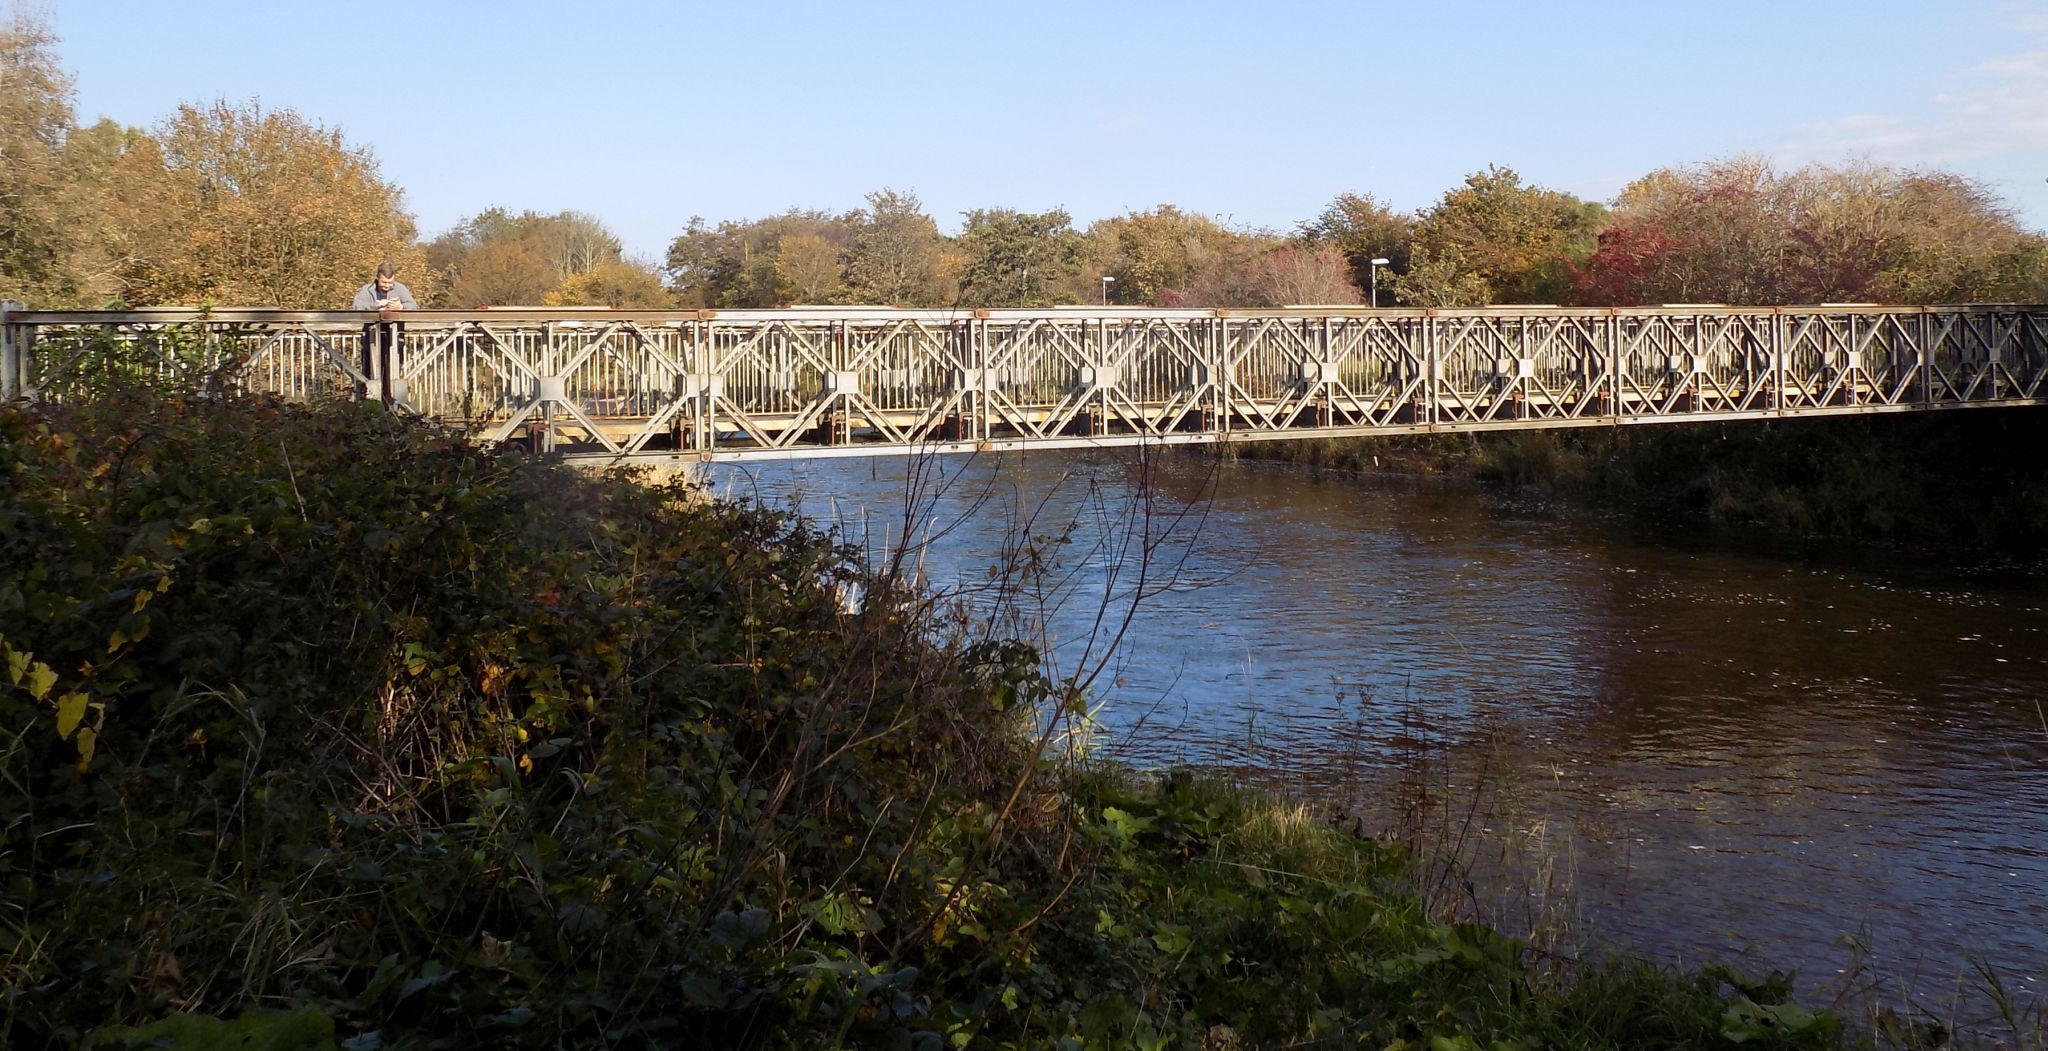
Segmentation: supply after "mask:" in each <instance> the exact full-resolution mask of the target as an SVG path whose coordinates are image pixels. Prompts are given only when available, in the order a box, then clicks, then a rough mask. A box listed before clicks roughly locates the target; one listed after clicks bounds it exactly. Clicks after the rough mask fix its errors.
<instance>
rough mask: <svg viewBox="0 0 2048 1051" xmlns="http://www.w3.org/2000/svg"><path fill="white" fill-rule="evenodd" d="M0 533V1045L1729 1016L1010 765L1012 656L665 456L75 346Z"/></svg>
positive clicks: (1221, 799)
mask: <svg viewBox="0 0 2048 1051" xmlns="http://www.w3.org/2000/svg"><path fill="white" fill-rule="evenodd" d="M0 567H4V569H0V646H4V656H5V659H6V662H7V678H6V681H5V682H0V802H4V807H0V815H4V818H0V820H4V822H5V824H4V831H0V835H4V839H0V884H4V886H5V887H6V896H5V899H4V903H0V1045H4V1046H9V1047H46V1046H56V1047H62V1046H70V1045H76V1044H79V1043H81V1042H84V1041H86V1040H88V1039H94V1040H97V1041H98V1042H99V1044H100V1046H122V1045H123V1043H124V1042H125V1043H134V1042H137V1041H141V1042H145V1043H150V1044H155V1043H161V1042H166V1041H167V1042H169V1043H170V1044H171V1045H172V1046H206V1042H207V1041H210V1040H213V1039H214V1037H213V1036H209V1035H207V1034H216V1035H217V1034H220V1033H230V1034H232V1033H239V1032H244V1031H247V1032H250V1033H256V1034H257V1035H259V1036H262V1037H263V1038H264V1039H277V1040H288V1039H298V1040H301V1041H302V1042H305V1041H310V1042H311V1043H312V1044H313V1045H314V1046H319V1045H320V1042H321V1041H323V1040H325V1039H326V1033H327V1032H328V1030H327V1029H325V1028H319V1029H318V1031H317V1032H316V1031H314V1030H312V1029H305V1027H304V1026H303V1025H301V1021H303V1020H306V1019H310V1018H313V1017H314V1016H315V1015H317V1017H318V1018H319V1019H324V1020H325V1021H326V1022H327V1023H329V1024H331V1027H332V1033H333V1036H334V1038H335V1039H336V1040H337V1041H338V1046H340V1047H344V1048H357V1049H360V1048H370V1047H389V1048H412V1047H474V1046H485V1045H488V1046H501V1047H537V1048H538V1047H563V1046H575V1047H586V1046H616V1047H642V1046H674V1047H696V1046H715V1047H819V1046H832V1045H840V1044H857V1045H866V1046H890V1047H912V1048H916V1047H967V1046H973V1047H984V1046H986V1047H1034V1048H1035V1047H1048V1046H1061V1047H1076V1048H1079V1047H1118V1048H1122V1047H1161V1046H1169V1045H1171V1046H1178V1047H1217V1048H1222V1047H1256V1046H1280V1045H1290V1044H1298V1043H1299V1042H1301V1041H1308V1040H1324V1041H1327V1042H1330V1043H1331V1044H1332V1045H1333V1046H1334V1045H1336V1044H1343V1045H1344V1046H1351V1045H1355V1044H1358V1043H1360V1042H1361V1041H1362V1042H1364V1043H1366V1044H1367V1045H1369V1046H1408V1047H1428V1046H1451V1047H1498V1046H1519V1047H1535V1046H1548V1045H1559V1046H1615V1047H1620V1046H1649V1043H1654V1044H1656V1045H1658V1046H1706V1045H1711V1044H1716V1043H1723V1042H1725V1041H1726V1040H1728V1039H1731V1037H1730V1035H1729V1034H1731V1033H1736V1032H1737V1030H1735V1029H1726V1028H1725V1025H1724V1023H1725V1019H1724V1018H1723V1014H1724V1012H1725V1011H1727V1010H1728V1009H1729V1008H1730V1005H1731V1004H1732V1003H1734V1001H1733V1000H1732V999H1730V1000H1724V999H1723V994H1721V993H1718V992H1716V991H1715V990H1714V988H1713V987H1712V983H1711V982H1706V980H1705V979H1700V978H1697V977H1695V978H1682V977H1679V976H1672V975H1666V974H1665V973H1664V972H1656V971H1649V970H1647V969H1646V970H1644V971H1643V972H1642V973H1640V974H1637V975H1635V976H1634V978H1633V980H1634V981H1635V983H1636V984H1635V986H1634V988H1636V989H1637V991H1638V993H1639V996H1638V999H1637V1000H1636V1001H1625V1000H1620V999H1619V998H1616V997H1612V996H1591V995H1588V994H1587V993H1585V992H1584V991H1583V990H1585V989H1589V988H1599V986H1598V985H1597V984H1595V985H1589V984H1587V983H1588V982H1595V983H1597V982H1599V981H1606V980H1608V979H1605V978H1602V977H1601V975H1603V974H1605V973H1606V972H1594V973H1592V975H1591V977H1586V978H1581V977H1578V976H1577V975H1578V972H1576V971H1570V970H1566V971H1552V970H1548V969H1544V968H1538V967H1537V966H1535V964H1534V962H1533V961H1532V960H1530V959H1529V958H1528V956H1527V954H1526V953H1524V952H1523V951H1522V950H1521V947H1520V946H1519V945H1518V944H1517V943H1516V942H1514V941H1513V940H1511V939H1507V938H1504V937H1502V936H1500V935H1498V934H1495V933H1493V932H1490V931H1486V930H1483V929H1479V928H1472V927H1460V926H1448V925H1443V924H1439V923H1436V922H1433V921H1432V920H1431V919H1430V918H1429V917H1428V916H1426V915H1424V913H1423V910H1422V907H1421V905H1420V904H1419V901H1418V899H1417V898H1416V897H1415V896H1414V895H1413V894H1410V893H1407V892H1405V891H1403V890H1402V881H1403V880H1404V878H1405V867H1404V863H1403V861H1402V858H1401V857H1400V855H1399V854H1398V852H1397V851H1395V850H1393V849H1392V848H1390V847H1386V846H1382V845H1380V844H1377V843H1375V842H1372V841H1369V840H1363V839H1359V838H1356V837H1353V836H1350V835H1345V834H1340V833H1338V832H1336V831H1334V830H1332V829H1329V828H1327V827H1324V826H1323V825H1321V824H1320V823H1318V822H1316V821H1314V820H1313V819H1311V818H1309V817H1308V816H1306V815H1305V814H1303V813H1301V812H1298V811H1291V810H1287V809H1284V808H1280V807H1277V806H1274V805H1272V804H1270V803H1266V802H1261V801H1258V800H1256V799H1253V798H1251V797H1249V796H1247V795H1245V794H1243V793H1241V792H1239V791H1237V790H1235V789H1231V788H1228V787H1225V786H1223V785H1220V784H1218V783H1216V782H1213V781H1208V780H1204V779H1201V778H1196V777H1191V776H1180V775H1176V776H1172V777H1168V778H1166V779H1164V780H1162V781H1158V782H1156V783H1154V782H1150V781H1143V780H1137V781H1134V780H1132V779H1131V778H1130V777H1129V776H1128V775H1123V774H1118V773H1117V772H1115V771H1109V770H1092V769H1085V768H1076V767H1072V766H1065V765H1060V764H1056V763H1053V762H1051V761H1049V760H1048V759H1047V758H1046V757H1045V755H1044V752H1045V748H1044V743H1045V739H1044V738H1042V737H1038V736H1034V735H1035V734H1036V732H1037V729H1038V728H1039V727H1042V726H1043V725H1044V724H1045V722H1046V720H1047V719H1048V718H1049V717H1050V715H1051V714H1052V712H1053V710H1054V709H1055V708H1057V707H1058V706H1060V705H1062V704H1067V703H1070V702H1071V700H1072V696H1073V694H1072V691H1071V689H1070V688H1069V687H1067V686H1065V685H1063V684H1058V683H1052V682H1048V681H1046V680H1045V678H1044V677H1043V675H1042V673H1041V672H1040V670H1039V669H1040V664H1039V662H1038V660H1037V657H1036V655H1035V654H1034V653H1033V652H1032V651H1031V650H1030V649H1029V648H1028V647H1025V646H1021V645H1018V644H1015V643H1008V642H1001V641H976V639H975V637H973V636H970V635H967V634H965V633H949V632H946V631H942V630H940V628H939V627H938V626H937V625H936V624H935V622H933V621H932V620H931V619H929V618H928V617H926V616H925V615H924V614H923V613H922V612H921V610H922V609H923V608H924V607H923V606H922V604H921V603H922V599H921V597H920V596H917V595H911V594H906V593H903V592H901V591H898V590H896V589H895V588H894V587H893V586H892V585H891V584H890V582H889V581H887V580H880V579H872V578H869V577H867V576H866V575H865V574H864V573H863V571H862V570H861V569H860V567H859V564H858V563H857V561H856V560H855V559H854V558H852V557H851V556H850V554H849V553H848V552H846V551H844V550H841V549H840V548H838V547H836V546H835V545H834V544H833V542H832V541H831V540H830V538H828V537H825V536H822V535H820V534H818V533H816V532H814V531H812V530H810V529H809V528H807V527H806V526H804V525H803V524H802V523H801V522H798V521H795V520H793V519H791V518H789V517H787V516H785V515H782V514H779V513H774V512H770V511H767V510H763V509H760V508H755V507H748V506H741V505H730V504H719V503H713V502H710V501H707V500H705V499H703V498H702V497H701V496H699V495H698V494H696V493H694V492H693V491H691V490H689V489H688V488H687V487H686V486H681V485H667V486H661V485H650V484H644V483H643V482H641V481H639V480H636V479H634V478H631V477H626V476H620V475H611V476H605V477H590V476H585V475H579V474H577V473H574V472H572V471H569V470H566V469H563V468H561V467H559V466H557V465H553V464H550V463H546V462H541V461H536V460H533V459H528V458H524V457H521V456H518V455H511V454H501V453H498V452H495V451H491V450H486V449H482V448H479V447H477V446H475V445H473V444H471V443H469V442H467V441H465V440H463V439H462V438H460V437H458V436H456V435H453V434H449V433H445V432H441V431H438V430H435V429H433V428H432V427H429V426H426V425H423V424H420V423H417V422H409V421H406V420H403V419H400V418H398V417H395V416H393V415H391V414H389V413H387V412H385V411H384V410H382V409H380V408H377V407H375V406H373V405H359V404H349V403H345V402H332V403H324V404H320V405H315V406H311V407H305V406H290V405H284V404H279V403H276V402H272V401H266V400H262V399H254V398H241V397H236V396H233V395H231V394H228V393H224V392H222V391H221V390H220V389H217V388H216V389H214V390H212V391H211V392H210V393H204V394H203V395H202V393H201V392H198V391H196V390H194V391H185V392H182V393H181V392H178V391H175V390H163V389H151V388H146V387H133V386H119V385H113V384H111V382H110V384H109V385H107V386H105V387H104V389H102V390H100V391H99V392H98V393H96V394H93V395H92V396H90V397H85V398H81V399H79V400H77V401H74V402H72V403H70V404H67V405H61V406H60V405H33V406H32V405H21V404H17V405H12V406H5V407H0ZM849 584H855V585H858V586H859V587H860V588H861V589H863V590H864V591H865V593H866V594H867V595H868V601H867V602H866V603H865V604H864V605H863V607H862V608H861V609H860V610H859V611H857V612H849V611H847V610H846V608H845V607H844V604H843V601H842V595H843V594H844V593H845V592H844V590H843V587H842V586H843V585H849ZM1703 982H1705V984H1701V983H1703ZM1674 1003H1677V1004H1681V1005H1685V1009H1684V1010H1676V1009H1674V1008H1673V1007H1672V1004H1674ZM1765 1006H1771V1005H1768V1004H1767V1005H1765ZM309 1011H310V1012H313V1014H311V1015H309V1014H308V1013H307V1012H309ZM1766 1015H1768V1012H1766ZM1673 1017H1675V1018H1677V1019H1678V1021H1675V1022H1674V1021H1672V1020H1671V1019H1672V1018H1673ZM1757 1017H1764V1016H1763V1015H1759V1016H1757ZM1771 1017H1775V1016H1771ZM1788 1017H1789V1016H1788ZM231 1018H232V1019H236V1021H233V1022H230V1021H225V1019H231ZM295 1019H296V1020H300V1021H294V1020H295ZM1745 1019H1748V1021H1746V1022H1745V1024H1749V1025H1750V1026H1751V1029H1755V1028H1756V1026H1757V1025H1760V1024H1762V1023H1758V1022H1756V1021H1755V1019H1753V1018H1749V1016H1745ZM122 1027H136V1028H122ZM287 1029H288V1030H290V1032H286V1030H287ZM1724 1029H1725V1031H1724ZM1822 1029H1824V1027H1816V1026H1809V1027H1807V1028H1806V1029H1805V1030H1802V1032H1801V1033H1800V1034H1795V1035H1797V1036H1798V1037H1799V1038H1800V1039H1802V1040H1805V1039H1808V1038H1810V1037H1812V1035H1813V1034H1814V1033H1816V1032H1820V1031H1822ZM302 1030H303V1032H302ZM1759 1031H1760V1030H1759ZM1741 1032H1742V1033H1745V1034H1746V1033H1749V1032H1750V1030H1748V1029H1745V1030H1741ZM96 1033H97V1034H99V1036H97V1037H95V1036H94V1034H96ZM280 1033H282V1034H284V1035H279V1034H280ZM194 1034H196V1035H194ZM295 1034H296V1035H295ZM307 1034H310V1035H307ZM1645 1034H1651V1035H1654V1036H1655V1037H1656V1039H1655V1040H1654V1041H1650V1042H1648V1043H1646V1042H1645V1041H1644V1040H1642V1039H1640V1038H1641V1037H1643V1036H1644V1035H1645ZM1765 1036H1766V1037H1769V1038H1772V1039H1775V1038H1776V1036H1775V1035H1774V1034H1769V1033H1766V1034H1765ZM179 1041H184V1042H185V1043H184V1044H179V1043H178V1042H179ZM1460 1041H1462V1043H1460ZM1766 1042H1767V1043H1768V1041H1766ZM1748 1046H1755V1044H1754V1042H1752V1043H1751V1044H1750V1045H1748Z"/></svg>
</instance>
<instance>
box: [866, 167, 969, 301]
mask: <svg viewBox="0 0 2048 1051" xmlns="http://www.w3.org/2000/svg"><path fill="white" fill-rule="evenodd" d="M946 271H947V252H946V239H945V237H944V236H942V235H941V234H940V233H939V224H938V223H936V222H933V221H932V217H931V216H929V215H926V214H924V206H923V205H922V204H921V203H920V202H919V201H918V199H917V195H916V194H914V193H898V192H896V191H895V190H891V189H886V188H885V189H881V190H877V191H875V192H874V193H871V194H868V207H867V209H866V210H865V211H863V212H859V213H856V216H855V217H854V235H853V248H852V251H850V252H849V253H848V254H847V260H846V284H847V287H848V289H849V290H850V292H851V294H852V295H853V297H854V298H855V299H856V300H858V301H860V302H864V303H878V304H888V305H892V306H906V307H936V306H946V305H949V304H951V303H953V302H954V300H955V299H956V298H957V293H958V285H957V283H956V282H955V281H954V280H953V278H952V277H951V276H949V275H948V274H947V272H946Z"/></svg>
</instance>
